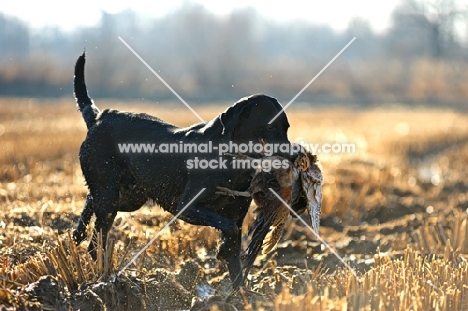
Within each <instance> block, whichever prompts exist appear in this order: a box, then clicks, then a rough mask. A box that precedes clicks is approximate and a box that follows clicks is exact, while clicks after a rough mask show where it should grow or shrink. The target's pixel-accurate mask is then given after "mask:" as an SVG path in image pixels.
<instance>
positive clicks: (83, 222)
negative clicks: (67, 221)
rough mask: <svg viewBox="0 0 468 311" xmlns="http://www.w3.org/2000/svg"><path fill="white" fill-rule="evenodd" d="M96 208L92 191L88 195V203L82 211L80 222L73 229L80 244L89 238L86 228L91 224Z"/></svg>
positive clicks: (76, 240) (77, 242)
mask: <svg viewBox="0 0 468 311" xmlns="http://www.w3.org/2000/svg"><path fill="white" fill-rule="evenodd" d="M93 213H94V208H93V197H92V196H91V194H90V193H88V195H87V196H86V203H85V206H84V208H83V211H82V212H81V216H80V220H79V222H78V226H77V227H76V229H75V230H74V231H73V240H74V241H75V243H76V244H80V243H81V242H82V241H83V240H84V239H86V238H87V234H86V229H87V227H88V225H89V222H90V220H91V217H92V216H93Z"/></svg>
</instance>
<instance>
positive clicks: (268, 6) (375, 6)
mask: <svg viewBox="0 0 468 311" xmlns="http://www.w3.org/2000/svg"><path fill="white" fill-rule="evenodd" d="M190 2H192V3H200V4H203V5H204V6H205V7H206V8H207V9H208V10H209V11H211V12H213V13H215V14H227V13H229V12H230V11H231V10H233V9H236V8H242V7H253V8H255V9H256V10H257V11H258V12H259V13H260V14H261V15H264V16H265V17H267V18H269V19H272V20H275V21H280V22H284V21H291V20H303V21H306V22H310V23H315V24H328V25H330V26H331V27H333V28H335V29H338V30H340V29H345V28H346V26H347V25H348V23H349V21H350V20H351V19H352V18H353V17H355V16H360V17H362V18H364V19H367V20H369V22H370V24H371V26H372V27H373V28H374V30H376V31H379V32H380V31H383V30H385V29H386V28H387V27H388V26H389V21H390V13H391V12H392V10H393V8H394V7H395V6H396V5H397V4H398V3H399V0H386V1H376V0H353V1H347V0H340V1H339V0H326V1H307V0H288V1H264V0H261V1H252V0H250V1H249V0H237V1H219V0H205V1H201V0H192V1H190ZM186 3H188V1H181V0H158V1H148V0H133V1H131V2H127V1H120V0H80V1H54V0H41V1H31V0H9V1H3V3H2V5H1V6H0V12H2V13H6V14H9V15H14V16H17V17H19V18H20V19H22V20H24V21H27V22H28V24H29V25H30V26H32V27H42V26H59V27H61V28H62V29H64V30H72V29H74V28H75V27H77V26H92V25H95V24H96V23H97V22H98V21H99V18H100V16H101V11H106V12H108V13H118V12H120V11H122V10H124V9H126V8H130V9H132V10H134V11H136V12H139V13H144V14H145V15H147V16H149V17H158V16H162V15H165V14H167V13H168V12H170V11H173V10H176V9H178V8H180V7H181V6H183V5H185V4H186Z"/></svg>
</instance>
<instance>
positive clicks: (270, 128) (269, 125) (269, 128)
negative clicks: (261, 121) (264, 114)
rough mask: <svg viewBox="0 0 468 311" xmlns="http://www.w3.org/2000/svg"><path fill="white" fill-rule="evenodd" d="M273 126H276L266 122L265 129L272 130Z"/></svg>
mask: <svg viewBox="0 0 468 311" xmlns="http://www.w3.org/2000/svg"><path fill="white" fill-rule="evenodd" d="M275 127H276V126H275V125H274V124H268V125H267V126H266V129H267V130H269V131H272V130H274V129H275Z"/></svg>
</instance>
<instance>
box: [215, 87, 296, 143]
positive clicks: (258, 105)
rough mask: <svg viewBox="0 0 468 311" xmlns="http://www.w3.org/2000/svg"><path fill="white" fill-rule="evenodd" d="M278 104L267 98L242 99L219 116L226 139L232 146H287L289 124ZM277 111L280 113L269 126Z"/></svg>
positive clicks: (260, 96)
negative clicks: (253, 144)
mask: <svg viewBox="0 0 468 311" xmlns="http://www.w3.org/2000/svg"><path fill="white" fill-rule="evenodd" d="M282 109H283V108H282V107H281V105H280V104H279V103H278V101H277V100H276V99H275V98H273V97H269V96H266V95H252V96H249V97H244V98H242V99H240V100H239V101H238V102H236V103H235V104H234V105H233V106H231V107H229V108H228V109H226V111H224V112H223V113H221V114H220V115H219V120H220V122H221V124H222V127H223V129H222V134H223V136H224V138H225V140H231V141H232V142H233V143H237V144H241V143H248V142H250V141H251V142H252V143H258V142H266V143H269V144H289V140H288V135H287V133H288V128H289V122H288V118H287V117H286V113H285V112H284V111H282ZM279 112H281V114H280V115H279V116H278V117H277V118H276V119H275V120H274V121H273V122H272V123H271V124H268V123H269V122H270V121H271V120H272V119H273V118H274V117H275V116H276V115H277V114H278V113H279Z"/></svg>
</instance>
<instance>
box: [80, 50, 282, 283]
mask: <svg viewBox="0 0 468 311" xmlns="http://www.w3.org/2000/svg"><path fill="white" fill-rule="evenodd" d="M84 65H85V54H84V53H83V55H81V56H80V57H79V58H78V60H77V62H76V65H75V79H74V91H75V97H76V100H77V104H78V107H79V110H80V111H81V113H82V115H83V118H84V121H85V122H86V125H87V127H88V134H87V136H86V139H85V140H84V142H83V143H82V145H81V149H80V154H79V158H80V163H81V169H82V171H83V175H84V177H85V179H86V182H87V185H88V188H89V193H88V195H87V199H86V204H85V206H84V209H83V212H82V214H81V217H80V220H79V223H78V226H77V228H76V229H75V231H74V232H73V238H74V240H75V242H76V243H80V242H82V241H83V240H84V239H86V227H87V226H88V224H89V222H90V219H91V216H92V215H93V214H94V215H95V216H96V221H95V226H94V232H93V237H92V241H91V243H90V244H89V247H88V250H89V252H90V253H91V255H92V256H93V257H94V258H96V251H95V246H96V241H97V233H98V232H100V231H101V232H102V235H103V240H104V241H105V239H106V238H107V233H108V232H109V230H110V228H111V227H112V223H113V221H114V218H115V216H116V214H117V212H119V211H122V212H131V211H135V210H137V209H139V208H140V207H141V206H142V205H143V204H145V202H147V201H148V200H149V199H151V200H154V201H155V202H156V203H157V204H158V205H160V206H161V207H162V208H163V209H164V210H166V211H168V212H170V213H172V214H173V215H176V214H177V213H179V212H180V211H181V210H182V209H184V208H185V207H187V204H188V203H189V202H190V201H191V200H192V199H193V198H194V197H195V196H196V195H197V194H198V193H199V192H200V191H201V190H202V188H206V189H205V190H204V191H203V192H202V193H201V194H200V195H199V196H198V197H197V198H196V199H195V200H194V202H191V204H190V205H189V206H188V207H187V208H186V210H185V211H183V213H182V214H181V215H180V217H179V219H182V220H184V221H186V222H188V223H190V224H193V225H199V226H211V227H214V228H217V229H219V230H220V231H221V233H222V237H223V243H222V245H221V246H220V249H219V252H218V259H225V260H226V261H227V264H228V269H229V273H230V277H231V280H232V283H233V286H234V287H235V288H236V287H238V286H239V285H240V283H241V281H242V279H243V276H242V269H241V260H240V247H241V244H240V242H241V226H242V222H243V220H244V217H245V215H246V213H247V211H248V208H249V205H250V202H251V198H245V197H237V198H232V197H229V196H223V195H217V194H215V192H216V191H217V188H216V187H218V186H223V187H227V188H231V189H247V188H248V187H249V185H250V182H251V180H252V173H253V172H254V169H234V168H232V167H231V166H230V165H225V166H226V167H223V168H221V167H219V168H207V169H201V168H200V167H199V168H196V167H194V165H193V162H192V165H191V166H190V165H188V161H189V160H190V159H192V160H193V159H194V158H196V157H198V159H205V160H219V161H221V160H224V159H228V160H224V161H232V158H231V157H228V156H223V155H221V156H220V155H219V154H218V152H217V151H216V150H214V151H213V152H208V153H206V152H201V151H200V150H198V153H196V152H195V153H176V152H173V153H157V152H140V153H138V152H121V150H120V149H119V148H118V145H119V144H124V143H127V144H128V143H133V144H139V143H154V144H157V145H161V144H170V143H172V144H189V143H190V144H206V143H208V142H212V145H213V146H217V145H219V144H229V143H230V142H231V143H233V144H242V143H245V144H247V143H249V142H252V143H258V142H259V141H261V142H262V143H264V142H268V143H277V144H288V145H289V144H290V143H289V141H288V138H287V130H288V127H289V123H288V120H287V117H286V114H285V113H284V112H282V113H281V114H280V116H279V117H278V118H277V119H276V120H275V121H274V122H272V124H268V122H269V121H270V120H271V119H272V118H273V117H274V116H275V115H276V114H277V113H278V112H280V111H282V107H281V105H280V104H279V103H278V101H277V100H276V99H274V98H272V97H269V96H266V95H253V96H250V97H247V98H242V99H241V100H239V101H238V102H236V103H235V104H234V105H233V106H231V107H229V108H228V109H226V110H225V111H224V112H223V113H221V114H220V115H219V116H217V117H216V118H214V119H213V120H211V121H208V122H203V123H199V124H195V125H193V126H190V127H187V128H180V127H177V126H175V125H173V124H170V123H167V122H164V121H163V120H160V119H158V118H156V117H153V116H150V115H147V114H135V113H130V112H122V111H116V110H111V109H106V110H103V111H102V112H101V111H100V110H99V109H98V108H97V107H96V106H95V105H94V102H93V101H92V100H91V99H90V97H89V96H88V92H87V89H86V84H85V80H84ZM247 154H248V153H247ZM248 155H250V156H253V157H255V156H256V157H259V156H260V155H259V154H255V153H251V154H248ZM229 163H231V162H229ZM219 166H221V165H219Z"/></svg>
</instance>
